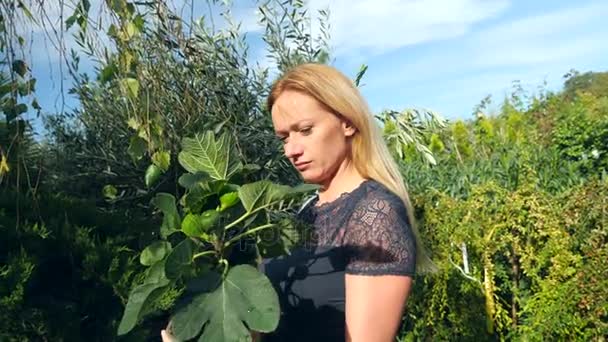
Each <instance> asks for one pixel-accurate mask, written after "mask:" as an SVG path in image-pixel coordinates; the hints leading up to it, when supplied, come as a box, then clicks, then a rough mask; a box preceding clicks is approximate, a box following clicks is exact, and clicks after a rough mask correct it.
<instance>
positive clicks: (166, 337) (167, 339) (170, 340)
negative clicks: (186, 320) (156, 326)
mask: <svg viewBox="0 0 608 342" xmlns="http://www.w3.org/2000/svg"><path fill="white" fill-rule="evenodd" d="M160 336H161V337H162V339H163V342H176V341H177V340H176V339H175V338H174V337H173V336H172V335H170V334H169V333H168V332H167V331H166V330H164V329H163V330H161V331H160Z"/></svg>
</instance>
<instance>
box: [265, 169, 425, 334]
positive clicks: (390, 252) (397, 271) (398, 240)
mask: <svg viewBox="0 0 608 342" xmlns="http://www.w3.org/2000/svg"><path fill="white" fill-rule="evenodd" d="M317 201H318V198H315V199H313V200H312V201H311V202H310V203H309V204H308V205H307V206H306V207H305V208H304V209H303V210H302V211H301V212H300V214H299V219H301V220H303V221H304V222H306V223H309V224H312V227H313V231H312V232H313V234H312V236H311V237H310V239H308V241H305V243H304V244H303V245H302V246H301V247H299V248H296V249H294V250H293V251H292V253H291V254H290V255H287V256H282V257H278V258H273V259H267V260H264V262H263V263H262V265H261V269H262V271H263V272H264V273H265V274H266V275H267V276H268V278H269V279H270V281H271V283H272V284H273V286H274V287H275V290H276V291H277V293H278V294H279V301H280V305H281V319H280V322H279V327H278V328H277V330H276V331H275V332H274V333H271V334H267V335H266V336H265V337H264V339H263V341H265V342H266V341H316V342H321V341H340V342H341V341H344V332H345V331H344V324H345V321H344V319H345V318H344V299H345V294H344V275H345V274H357V275H369V276H377V275H405V276H412V277H413V276H414V273H415V265H416V245H415V240H414V235H413V233H412V231H411V228H410V225H409V221H408V218H407V213H406V209H405V206H404V205H403V202H402V201H401V199H400V198H399V197H398V196H396V195H395V194H393V193H392V192H390V191H389V190H388V189H387V188H385V187H384V186H383V185H382V184H380V183H378V182H376V181H374V180H366V181H364V182H363V183H362V184H361V185H359V186H358V187H357V188H356V189H354V190H353V191H351V192H349V193H344V194H342V195H341V196H340V197H339V198H338V199H336V200H335V201H332V202H329V203H324V204H321V205H318V206H317Z"/></svg>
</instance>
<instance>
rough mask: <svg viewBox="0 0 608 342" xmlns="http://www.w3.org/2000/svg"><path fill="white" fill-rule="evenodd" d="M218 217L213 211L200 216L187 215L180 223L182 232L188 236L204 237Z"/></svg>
mask: <svg viewBox="0 0 608 342" xmlns="http://www.w3.org/2000/svg"><path fill="white" fill-rule="evenodd" d="M219 217H220V215H219V213H218V212H217V211H215V210H207V211H205V212H204V213H202V214H201V215H196V214H188V215H186V217H184V220H183V221H182V232H184V234H186V235H188V236H195V237H199V236H202V235H206V232H207V231H209V229H211V228H212V227H213V226H214V225H215V224H216V223H217V221H218V219H219Z"/></svg>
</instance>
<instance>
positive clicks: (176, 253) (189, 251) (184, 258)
mask: <svg viewBox="0 0 608 342" xmlns="http://www.w3.org/2000/svg"><path fill="white" fill-rule="evenodd" d="M195 248H196V245H195V244H194V242H193V241H192V240H190V238H186V239H184V240H183V241H182V242H180V243H179V244H178V245H177V246H175V248H174V249H173V250H172V251H171V253H170V254H169V256H168V257H167V261H166V262H165V275H166V276H167V278H169V279H177V278H179V276H181V275H182V273H183V271H184V269H185V268H187V267H189V266H190V265H191V264H192V256H193V255H194V250H195Z"/></svg>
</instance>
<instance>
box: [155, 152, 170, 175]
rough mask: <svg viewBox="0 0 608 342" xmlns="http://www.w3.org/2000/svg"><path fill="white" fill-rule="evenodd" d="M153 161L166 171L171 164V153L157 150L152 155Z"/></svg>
mask: <svg viewBox="0 0 608 342" xmlns="http://www.w3.org/2000/svg"><path fill="white" fill-rule="evenodd" d="M152 162H153V163H154V165H156V166H158V167H159V168H160V169H161V170H162V171H163V172H166V171H167V170H168V169H169V165H170V164H171V155H170V154H169V152H166V151H157V152H156V153H154V154H153V155H152Z"/></svg>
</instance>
